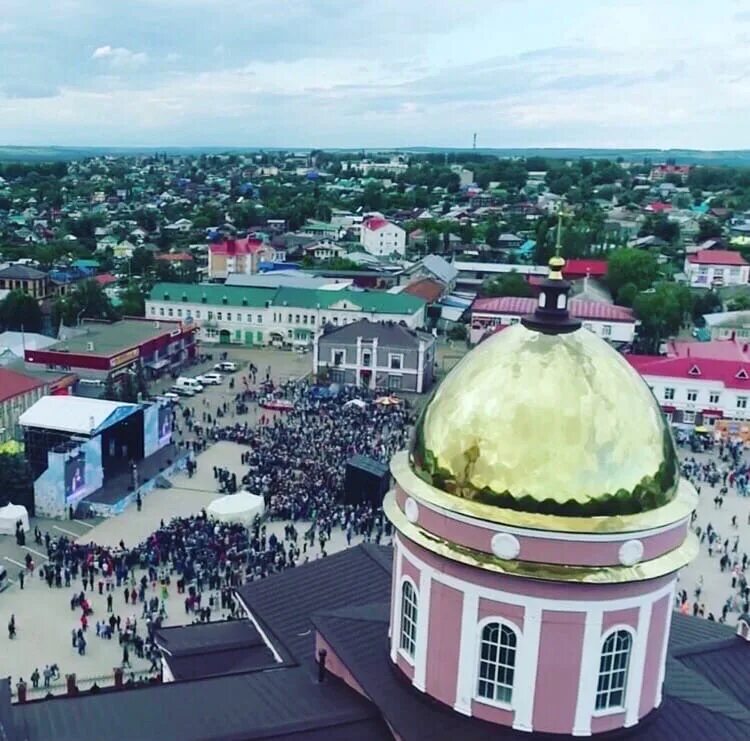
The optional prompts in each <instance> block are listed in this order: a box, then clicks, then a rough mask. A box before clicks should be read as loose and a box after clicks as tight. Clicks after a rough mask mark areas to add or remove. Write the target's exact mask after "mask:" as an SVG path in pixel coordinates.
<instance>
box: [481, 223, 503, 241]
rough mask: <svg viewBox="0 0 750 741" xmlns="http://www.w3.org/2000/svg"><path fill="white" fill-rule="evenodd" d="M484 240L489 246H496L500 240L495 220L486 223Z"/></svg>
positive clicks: (498, 228)
mask: <svg viewBox="0 0 750 741" xmlns="http://www.w3.org/2000/svg"><path fill="white" fill-rule="evenodd" d="M484 241H485V242H486V243H487V244H488V245H489V246H490V247H497V245H498V243H499V241H500V227H499V226H498V225H497V222H496V221H490V223H489V224H487V229H485V232H484Z"/></svg>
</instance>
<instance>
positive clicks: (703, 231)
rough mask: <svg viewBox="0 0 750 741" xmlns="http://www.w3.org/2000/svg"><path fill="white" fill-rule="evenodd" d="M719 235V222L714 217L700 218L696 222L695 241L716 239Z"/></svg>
mask: <svg viewBox="0 0 750 741" xmlns="http://www.w3.org/2000/svg"><path fill="white" fill-rule="evenodd" d="M719 237H721V224H719V222H718V221H716V220H715V219H701V220H700V221H699V222H698V235H697V236H696V238H695V239H696V241H697V242H705V241H706V240H707V239H718V238H719Z"/></svg>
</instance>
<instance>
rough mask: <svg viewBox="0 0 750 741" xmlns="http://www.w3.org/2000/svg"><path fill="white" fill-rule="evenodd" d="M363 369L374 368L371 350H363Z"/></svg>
mask: <svg viewBox="0 0 750 741" xmlns="http://www.w3.org/2000/svg"><path fill="white" fill-rule="evenodd" d="M367 361H369V362H367ZM362 367H363V368H372V350H370V349H369V348H368V349H367V350H362Z"/></svg>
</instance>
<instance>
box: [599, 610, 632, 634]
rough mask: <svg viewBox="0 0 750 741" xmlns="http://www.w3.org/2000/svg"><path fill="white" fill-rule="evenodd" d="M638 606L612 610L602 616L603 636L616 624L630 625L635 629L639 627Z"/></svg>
mask: <svg viewBox="0 0 750 741" xmlns="http://www.w3.org/2000/svg"><path fill="white" fill-rule="evenodd" d="M638 613H639V609H638V608H637V607H631V608H628V609H626V610H610V611H609V612H605V613H604V615H603V616H602V636H603V635H604V634H605V633H606V632H607V631H608V630H610V629H611V628H614V627H615V625H629V626H630V627H631V628H632V629H633V630H636V629H637V628H638Z"/></svg>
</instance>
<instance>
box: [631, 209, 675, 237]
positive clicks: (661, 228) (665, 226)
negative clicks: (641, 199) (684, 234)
mask: <svg viewBox="0 0 750 741" xmlns="http://www.w3.org/2000/svg"><path fill="white" fill-rule="evenodd" d="M638 234H639V235H640V236H641V237H648V236H651V235H653V236H654V237H659V239H663V240H664V241H665V242H669V243H670V244H672V243H673V242H676V241H677V240H678V239H679V238H680V225H679V224H678V223H677V222H676V221H670V220H669V219H668V218H667V216H666V215H665V214H649V215H648V216H647V217H646V220H645V221H644V222H643V225H642V226H641V229H640V231H639V232H638Z"/></svg>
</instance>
